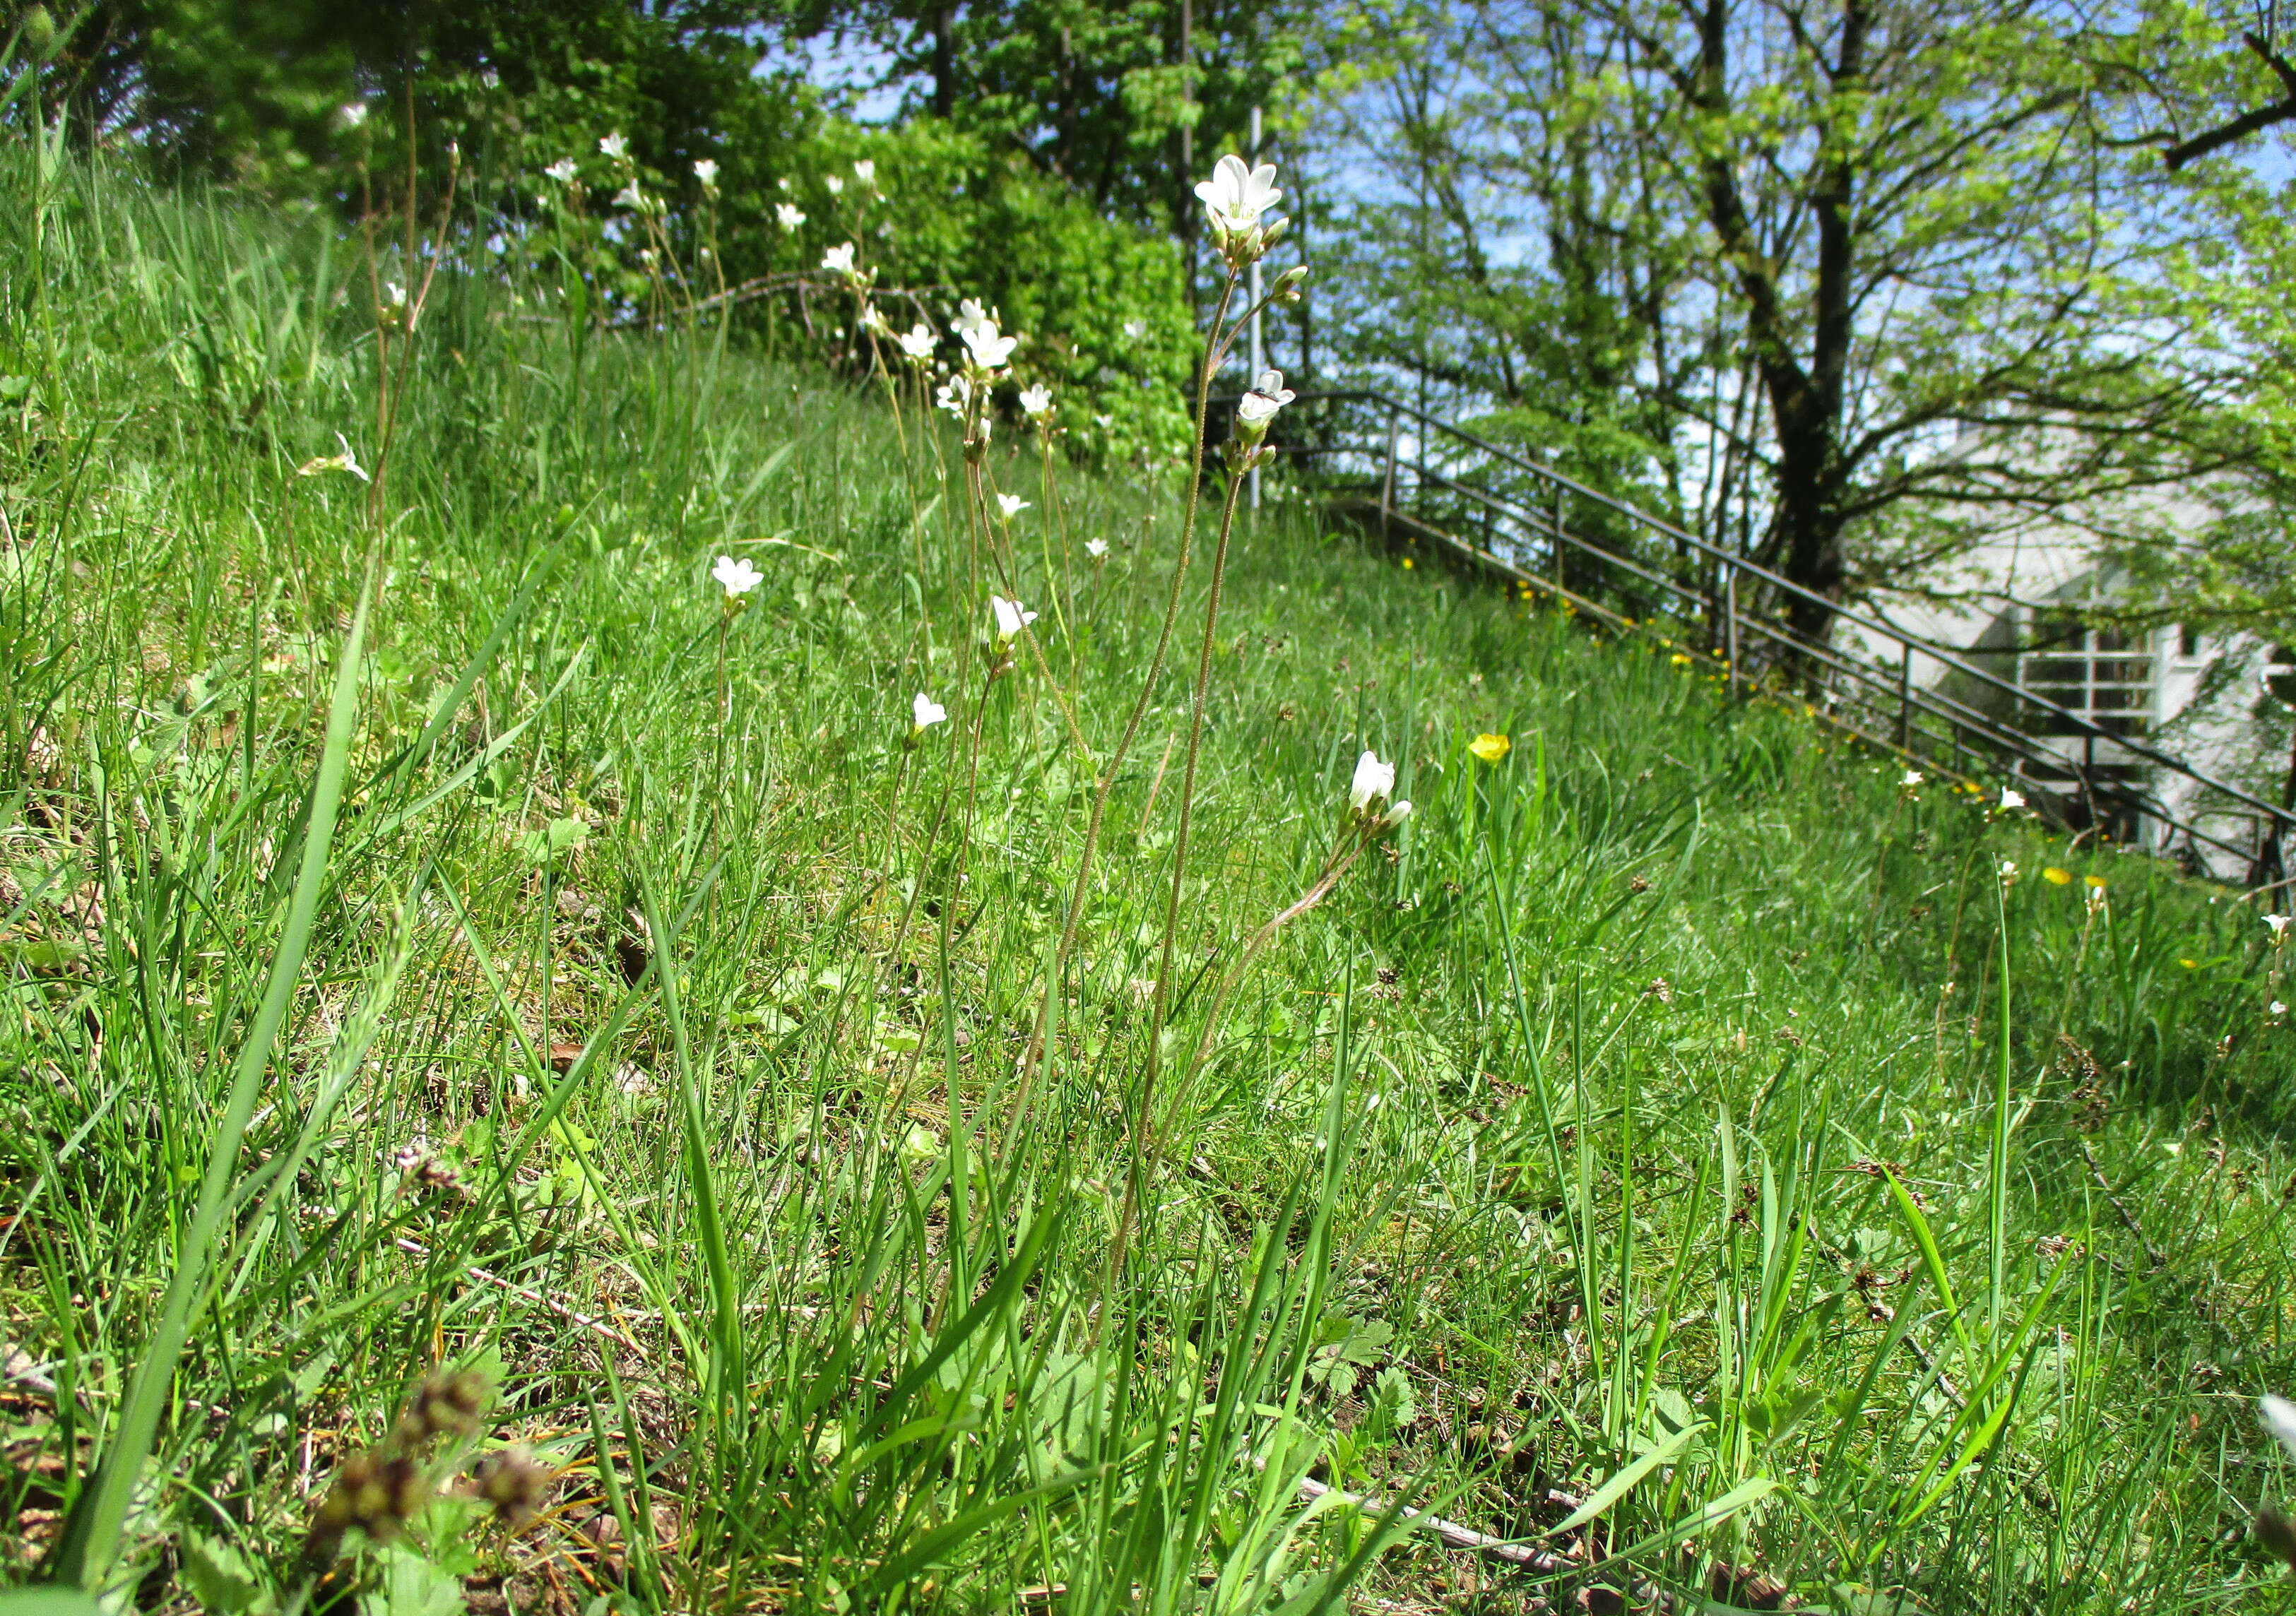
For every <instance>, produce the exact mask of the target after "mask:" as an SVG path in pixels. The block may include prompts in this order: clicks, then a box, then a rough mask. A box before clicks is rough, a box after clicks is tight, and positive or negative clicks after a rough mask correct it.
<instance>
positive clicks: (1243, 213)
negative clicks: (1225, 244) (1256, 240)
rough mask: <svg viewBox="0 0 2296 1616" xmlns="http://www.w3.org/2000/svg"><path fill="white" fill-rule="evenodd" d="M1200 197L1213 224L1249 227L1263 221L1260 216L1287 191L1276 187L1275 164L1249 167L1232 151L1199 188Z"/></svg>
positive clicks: (1197, 192)
mask: <svg viewBox="0 0 2296 1616" xmlns="http://www.w3.org/2000/svg"><path fill="white" fill-rule="evenodd" d="M1196 196H1197V198H1198V199H1199V200H1201V201H1202V203H1203V205H1204V208H1205V211H1207V212H1208V213H1210V215H1211V217H1212V223H1213V224H1217V225H1219V226H1221V227H1222V228H1224V229H1232V230H1248V229H1250V228H1251V226H1252V225H1254V224H1258V223H1259V216H1260V215H1261V214H1263V213H1265V212H1267V210H1268V209H1269V208H1273V207H1274V206H1275V204H1276V203H1277V202H1278V201H1279V200H1282V198H1283V192H1281V191H1279V190H1277V189H1276V187H1275V164H1274V163H1262V164H1260V165H1259V167H1257V168H1253V167H1247V166H1246V165H1245V163H1244V160H1243V159H1242V158H1240V157H1238V156H1236V155H1235V154H1234V152H1230V153H1229V154H1228V155H1227V156H1226V157H1224V158H1222V159H1220V160H1219V161H1218V163H1216V164H1214V165H1213V167H1212V176H1211V178H1210V179H1208V180H1205V181H1204V182H1202V183H1201V184H1199V185H1198V186H1197V187H1196Z"/></svg>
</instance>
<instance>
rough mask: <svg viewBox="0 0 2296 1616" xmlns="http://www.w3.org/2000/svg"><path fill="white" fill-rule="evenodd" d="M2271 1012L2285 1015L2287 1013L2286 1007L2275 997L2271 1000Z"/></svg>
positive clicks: (2276, 1014)
mask: <svg viewBox="0 0 2296 1616" xmlns="http://www.w3.org/2000/svg"><path fill="white" fill-rule="evenodd" d="M2272 1013H2273V1014H2274V1015H2275V1016H2285V1015H2287V1014H2288V1007H2287V1006H2286V1005H2284V1004H2283V1003H2281V1002H2280V1001H2279V1000H2277V999H2276V1000H2273V1001H2272Z"/></svg>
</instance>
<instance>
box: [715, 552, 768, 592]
mask: <svg viewBox="0 0 2296 1616" xmlns="http://www.w3.org/2000/svg"><path fill="white" fill-rule="evenodd" d="M709 575H710V576H711V577H713V578H715V579H717V582H718V583H720V584H724V585H725V586H726V599H727V600H734V599H735V598H737V597H738V596H742V595H746V594H748V593H749V592H750V591H751V590H753V589H755V588H757V587H758V584H763V583H764V582H765V581H766V575H765V574H763V573H761V572H759V571H758V569H757V568H756V567H752V566H750V564H749V562H748V561H746V560H744V559H742V558H741V557H739V556H719V557H718V558H717V566H715V567H711V568H710V569H709Z"/></svg>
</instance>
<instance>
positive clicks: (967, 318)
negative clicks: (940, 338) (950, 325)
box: [955, 298, 996, 337]
mask: <svg viewBox="0 0 2296 1616" xmlns="http://www.w3.org/2000/svg"><path fill="white" fill-rule="evenodd" d="M955 324H956V334H957V335H958V336H960V337H962V336H964V333H965V332H967V331H971V330H972V328H973V327H974V326H976V325H986V326H988V328H989V329H990V330H991V331H994V330H995V329H996V321H995V320H994V319H993V318H991V317H990V315H989V314H988V311H987V310H985V309H983V308H982V307H981V306H980V302H979V301H978V300H977V299H975V298H965V299H964V301H963V302H961V303H959V304H958V305H957V306H956V322H955Z"/></svg>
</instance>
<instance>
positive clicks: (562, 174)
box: [543, 157, 574, 185]
mask: <svg viewBox="0 0 2296 1616" xmlns="http://www.w3.org/2000/svg"><path fill="white" fill-rule="evenodd" d="M543 173H545V174H546V175H549V176H550V177H551V178H552V179H553V180H556V181H557V182H558V183H559V184H562V185H570V184H573V183H574V159H572V158H570V157H562V158H560V159H558V160H557V161H556V162H554V163H553V164H551V165H550V167H547V168H545V169H544V170H543Z"/></svg>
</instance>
